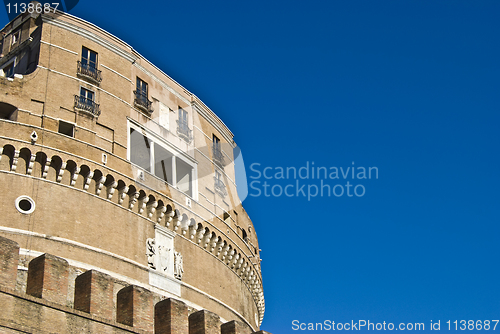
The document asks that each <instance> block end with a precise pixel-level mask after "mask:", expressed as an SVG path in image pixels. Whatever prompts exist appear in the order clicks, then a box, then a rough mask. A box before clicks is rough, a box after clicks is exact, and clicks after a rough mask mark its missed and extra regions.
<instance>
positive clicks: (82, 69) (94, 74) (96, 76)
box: [77, 61, 102, 83]
mask: <svg viewBox="0 0 500 334" xmlns="http://www.w3.org/2000/svg"><path fill="white" fill-rule="evenodd" d="M77 73H78V74H79V75H83V76H84V77H87V78H89V79H92V80H94V81H95V82H97V83H99V82H101V81H102V76H101V71H99V70H98V69H97V68H95V66H92V65H90V64H82V62H81V61H78V68H77Z"/></svg>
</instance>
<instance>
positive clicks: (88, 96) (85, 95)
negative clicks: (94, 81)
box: [80, 87, 94, 103]
mask: <svg viewBox="0 0 500 334" xmlns="http://www.w3.org/2000/svg"><path fill="white" fill-rule="evenodd" d="M80 99H81V100H83V101H84V102H85V103H90V102H93V101H94V92H93V91H91V90H88V89H85V88H83V87H81V88H80Z"/></svg>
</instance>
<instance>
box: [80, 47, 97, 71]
mask: <svg viewBox="0 0 500 334" xmlns="http://www.w3.org/2000/svg"><path fill="white" fill-rule="evenodd" d="M82 66H84V67H86V68H89V69H96V68H97V52H94V51H92V50H89V49H87V48H86V47H84V46H82Z"/></svg>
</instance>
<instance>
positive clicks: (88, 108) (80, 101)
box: [75, 87, 101, 116]
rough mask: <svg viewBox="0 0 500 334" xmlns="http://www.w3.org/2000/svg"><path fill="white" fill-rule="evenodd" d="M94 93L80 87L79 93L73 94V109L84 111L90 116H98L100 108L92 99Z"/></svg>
mask: <svg viewBox="0 0 500 334" xmlns="http://www.w3.org/2000/svg"><path fill="white" fill-rule="evenodd" d="M94 98H95V93H94V92H93V91H91V90H88V89H86V88H83V87H80V95H75V109H77V110H81V111H85V112H87V113H89V114H91V115H92V116H99V115H100V114H101V110H100V109H99V105H98V104H97V103H95V101H94Z"/></svg>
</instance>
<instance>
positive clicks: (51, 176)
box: [47, 155, 63, 182]
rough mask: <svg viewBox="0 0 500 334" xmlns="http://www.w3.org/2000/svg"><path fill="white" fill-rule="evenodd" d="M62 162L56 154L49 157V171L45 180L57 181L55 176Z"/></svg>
mask: <svg viewBox="0 0 500 334" xmlns="http://www.w3.org/2000/svg"><path fill="white" fill-rule="evenodd" d="M62 164H63V162H62V159H61V158H60V157H59V156H57V155H54V156H53V157H52V158H51V159H50V166H49V171H48V173H47V180H50V181H54V182H55V181H57V177H58V176H59V171H60V170H61V166H62Z"/></svg>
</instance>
